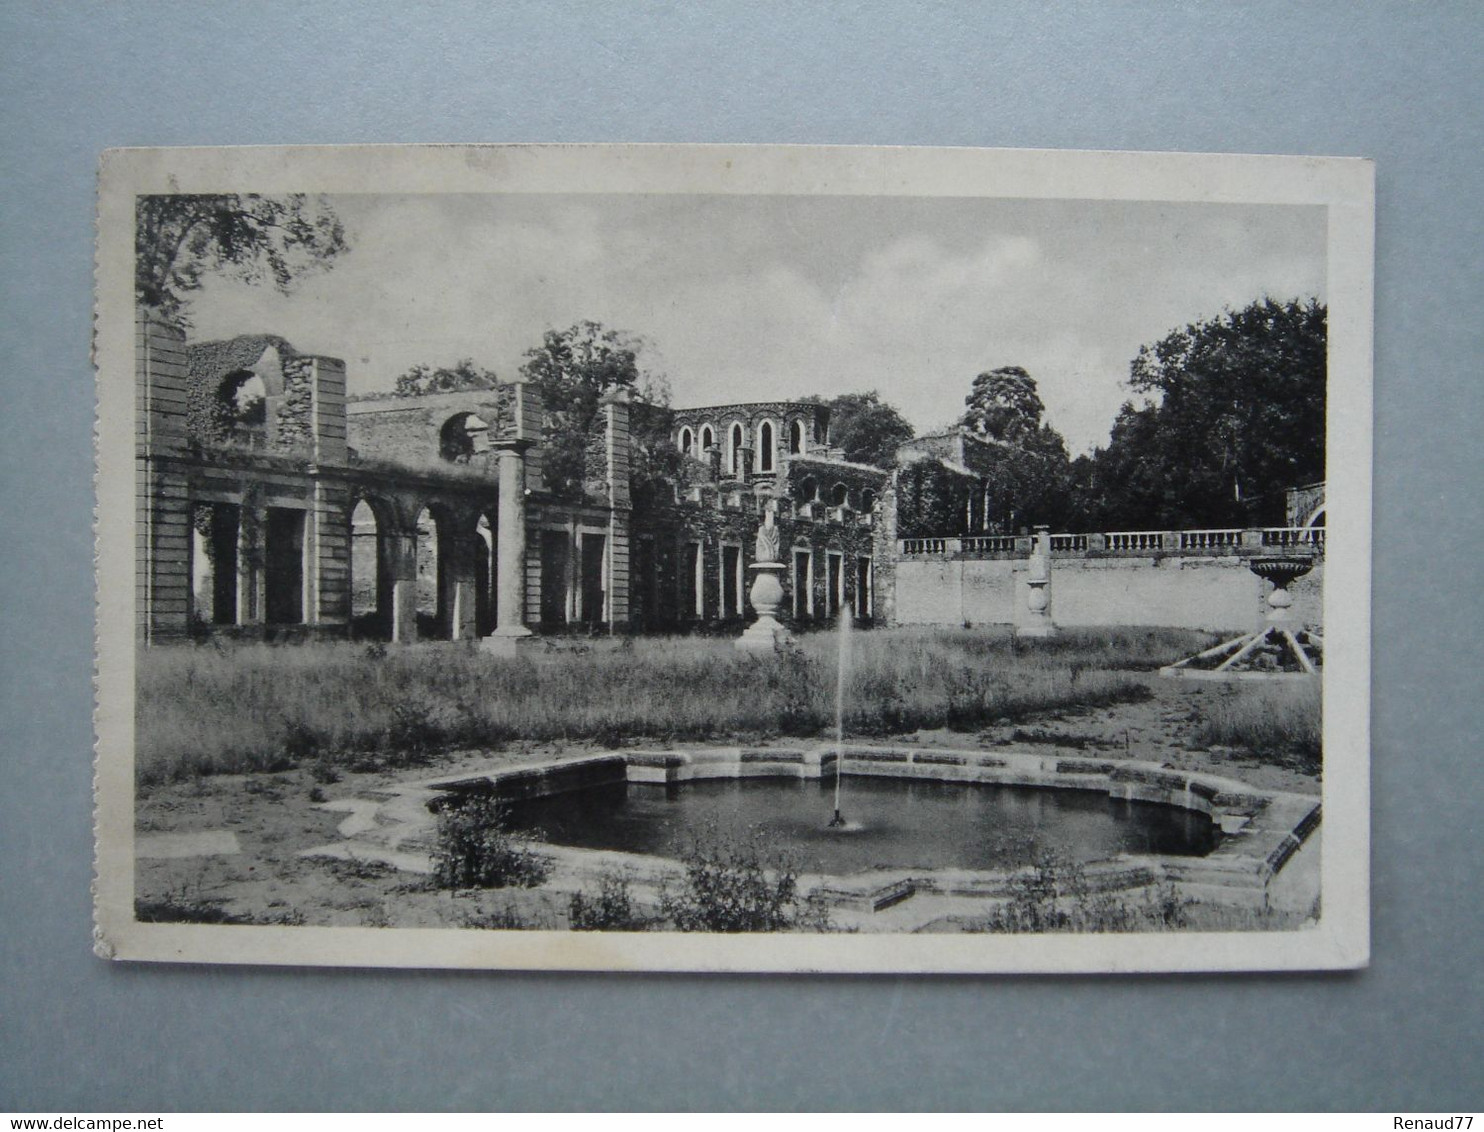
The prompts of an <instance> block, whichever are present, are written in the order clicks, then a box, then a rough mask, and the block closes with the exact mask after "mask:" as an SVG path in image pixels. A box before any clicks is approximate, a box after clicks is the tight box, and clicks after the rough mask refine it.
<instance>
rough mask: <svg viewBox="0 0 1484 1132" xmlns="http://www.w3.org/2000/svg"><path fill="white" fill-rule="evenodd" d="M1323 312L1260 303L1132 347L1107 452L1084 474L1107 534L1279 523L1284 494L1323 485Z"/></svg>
mask: <svg viewBox="0 0 1484 1132" xmlns="http://www.w3.org/2000/svg"><path fill="white" fill-rule="evenodd" d="M1327 313H1328V312H1327V311H1326V309H1325V307H1324V306H1323V304H1321V303H1320V302H1319V301H1318V300H1317V299H1309V300H1307V301H1301V300H1290V301H1288V302H1281V303H1280V302H1277V301H1275V300H1273V299H1271V298H1264V299H1260V300H1258V301H1257V302H1254V303H1252V304H1250V305H1249V306H1247V307H1244V308H1243V309H1242V310H1239V311H1227V312H1225V313H1223V314H1221V315H1219V316H1217V317H1215V318H1212V319H1208V320H1206V321H1204V322H1198V323H1191V324H1189V325H1188V326H1186V327H1185V328H1184V329H1182V330H1176V331H1173V332H1171V333H1170V334H1167V335H1166V336H1165V337H1164V338H1162V339H1160V340H1159V341H1158V342H1156V343H1154V344H1153V345H1152V346H1150V345H1146V346H1143V347H1141V348H1140V349H1139V353H1138V356H1137V357H1135V358H1134V360H1133V362H1132V363H1131V364H1130V367H1129V387H1130V388H1131V389H1132V390H1133V391H1134V392H1136V393H1139V394H1142V395H1143V397H1144V400H1143V402H1142V403H1141V404H1136V403H1134V402H1132V401H1130V402H1129V403H1126V404H1125V405H1124V406H1123V408H1122V410H1120V412H1119V415H1118V419H1117V421H1115V423H1114V426H1113V431H1112V435H1111V438H1110V440H1109V444H1108V447H1107V448H1106V449H1100V450H1099V451H1097V452H1095V453H1094V454H1093V457H1092V460H1091V463H1090V465H1089V466H1086V467H1084V468H1083V469H1082V473H1083V475H1082V482H1080V483H1079V491H1080V493H1081V494H1082V495H1083V502H1084V507H1085V508H1086V509H1087V510H1088V511H1089V512H1090V513H1091V514H1092V515H1093V516H1094V517H1097V518H1100V519H1101V520H1102V522H1103V524H1104V525H1108V526H1115V527H1116V526H1125V527H1145V526H1147V527H1161V528H1174V527H1186V526H1206V527H1215V526H1236V525H1241V524H1244V523H1247V522H1251V521H1255V520H1256V521H1267V520H1273V521H1276V518H1277V517H1278V515H1279V514H1280V513H1281V500H1282V495H1283V492H1284V490H1285V489H1286V488H1289V487H1293V486H1296V485H1298V484H1302V483H1309V482H1312V481H1314V480H1319V479H1323V478H1324V421H1325V380H1326V363H1325V344H1326V319H1327Z"/></svg>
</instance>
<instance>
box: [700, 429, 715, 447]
mask: <svg viewBox="0 0 1484 1132" xmlns="http://www.w3.org/2000/svg"><path fill="white" fill-rule="evenodd" d="M715 447H716V430H715V429H714V428H712V427H711V426H710V425H709V424H708V425H702V426H701V451H702V452H709V451H710V450H711V449H713V448H715Z"/></svg>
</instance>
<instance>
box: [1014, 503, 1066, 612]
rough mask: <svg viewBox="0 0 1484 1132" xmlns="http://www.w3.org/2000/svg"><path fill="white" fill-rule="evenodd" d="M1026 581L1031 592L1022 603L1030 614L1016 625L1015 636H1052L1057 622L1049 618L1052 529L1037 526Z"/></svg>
mask: <svg viewBox="0 0 1484 1132" xmlns="http://www.w3.org/2000/svg"><path fill="white" fill-rule="evenodd" d="M1025 584H1026V586H1027V587H1028V588H1029V590H1030V592H1029V593H1027V594H1026V598H1025V604H1026V608H1027V609H1028V610H1029V611H1030V618H1029V619H1028V620H1027V621H1026V623H1025V624H1024V625H1021V626H1019V627H1017V628H1016V630H1015V635H1016V636H1017V637H1054V636H1056V624H1055V623H1054V622H1053V621H1052V620H1051V531H1050V528H1048V527H1037V528H1036V541H1035V546H1034V548H1033V549H1032V550H1031V557H1030V561H1029V562H1028V563H1027V568H1026V576H1025Z"/></svg>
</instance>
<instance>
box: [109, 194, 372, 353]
mask: <svg viewBox="0 0 1484 1132" xmlns="http://www.w3.org/2000/svg"><path fill="white" fill-rule="evenodd" d="M135 222H136V223H135V232H134V297H135V300H136V301H137V302H138V303H139V304H140V305H141V306H144V307H146V308H148V309H150V310H151V311H153V312H154V313H155V314H157V315H159V316H160V317H161V318H164V319H167V320H169V321H171V322H175V323H177V324H178V325H180V326H184V327H188V326H189V325H190V317H189V312H188V298H187V296H188V295H190V293H191V292H193V291H199V290H200V289H201V280H202V277H203V276H204V275H206V274H207V273H209V272H219V273H221V274H225V275H234V276H236V277H237V278H239V279H242V280H245V281H247V282H250V283H259V282H262V281H263V280H264V279H269V280H271V281H272V283H273V285H274V286H275V287H276V288H278V290H279V291H281V292H283V293H285V294H287V293H288V291H289V288H290V287H291V285H292V284H293V282H294V280H295V279H297V278H298V277H300V276H301V275H304V274H305V273H307V272H309V271H313V270H316V269H320V268H324V267H326V266H328V265H329V264H330V263H331V262H332V261H333V260H334V259H336V257H338V256H340V255H342V254H344V253H345V251H346V250H347V247H348V245H347V244H346V241H345V229H344V226H343V225H342V224H341V223H340V219H339V218H338V217H337V216H336V215H335V212H334V210H333V209H331V208H330V206H329V204H328V203H327V202H325V201H324V200H323V199H322V198H315V199H313V200H311V199H310V198H309V197H306V196H304V195H303V194H302V193H295V194H292V195H290V196H283V197H263V196H255V195H238V194H236V193H228V194H222V195H216V196H191V195H182V194H171V195H159V196H141V197H139V198H138V204H137V206H136V213H135Z"/></svg>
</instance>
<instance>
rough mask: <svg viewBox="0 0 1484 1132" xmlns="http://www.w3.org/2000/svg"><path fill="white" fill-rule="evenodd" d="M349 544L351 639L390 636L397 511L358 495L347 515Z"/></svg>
mask: <svg viewBox="0 0 1484 1132" xmlns="http://www.w3.org/2000/svg"><path fill="white" fill-rule="evenodd" d="M346 524H347V526H348V527H349V545H350V632H351V636H352V637H353V638H360V637H369V638H372V639H374V640H390V639H391V636H392V616H393V612H392V611H393V600H392V598H393V587H394V585H395V579H396V575H395V570H394V567H393V563H392V556H393V553H394V547H395V537H396V531H397V515H396V509H395V508H394V507H393V506H392V504H391V503H389V502H388V501H387V500H384V499H381V498H379V497H377V496H375V495H370V494H367V493H364V492H358V493H357V494H355V495H353V496H352V497H351V500H350V508H349V510H348V511H347V513H346Z"/></svg>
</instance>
